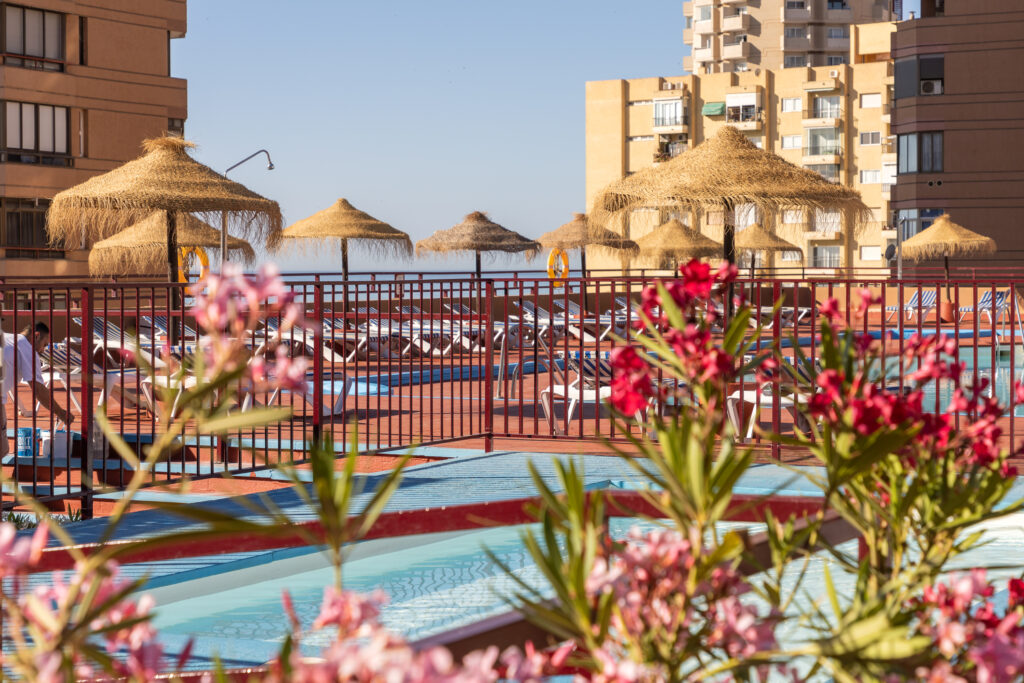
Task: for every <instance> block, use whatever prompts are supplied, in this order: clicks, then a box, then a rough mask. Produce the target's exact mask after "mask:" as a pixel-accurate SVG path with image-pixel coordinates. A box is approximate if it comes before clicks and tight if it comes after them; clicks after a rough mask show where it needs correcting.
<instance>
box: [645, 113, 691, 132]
mask: <svg viewBox="0 0 1024 683" xmlns="http://www.w3.org/2000/svg"><path fill="white" fill-rule="evenodd" d="M653 127H654V132H656V133H662V134H664V133H688V132H689V130H690V117H689V116H656V117H654V126H653Z"/></svg>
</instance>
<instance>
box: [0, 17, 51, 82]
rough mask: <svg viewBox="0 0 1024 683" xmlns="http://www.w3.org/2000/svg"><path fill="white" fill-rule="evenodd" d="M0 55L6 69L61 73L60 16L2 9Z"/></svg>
mask: <svg viewBox="0 0 1024 683" xmlns="http://www.w3.org/2000/svg"><path fill="white" fill-rule="evenodd" d="M2 16H3V25H4V27H3V39H4V42H3V55H4V62H3V63H4V64H5V65H7V66H23V67H26V68H29V69H42V70H44V71H63V70H64V15H63V14H60V13H59V12H46V11H43V10H38V9H31V8H28V7H16V6H14V5H3V15H2Z"/></svg>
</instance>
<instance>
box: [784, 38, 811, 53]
mask: <svg viewBox="0 0 1024 683" xmlns="http://www.w3.org/2000/svg"><path fill="white" fill-rule="evenodd" d="M782 48H783V49H784V50H785V51H786V52H807V51H808V50H810V49H811V39H810V38H808V37H807V36H800V37H787V38H783V39H782Z"/></svg>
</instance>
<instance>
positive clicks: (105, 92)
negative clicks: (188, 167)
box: [0, 0, 187, 277]
mask: <svg viewBox="0 0 1024 683" xmlns="http://www.w3.org/2000/svg"><path fill="white" fill-rule="evenodd" d="M185 28H186V3H185V0H147V1H146V2H125V1H124V0H90V1H89V2H77V1H73V0H26V1H25V2H19V3H6V2H4V3H0V41H2V49H0V54H2V61H0V277H17V276H34V277H43V276H53V275H62V276H63V275H69V276H79V275H86V274H87V273H88V264H87V262H86V257H87V253H86V252H85V251H72V252H65V251H62V250H56V249H53V248H51V247H50V245H49V244H48V243H47V240H46V232H45V213H46V209H47V206H48V205H49V199H50V198H51V197H53V195H55V194H56V193H57V192H60V191H61V190H63V189H66V188H68V187H71V186H72V185H76V184H78V183H80V182H82V181H84V180H87V179H88V178H89V177H91V176H94V175H97V174H99V173H103V172H105V171H108V170H110V169H112V168H115V167H117V166H119V165H121V164H122V163H124V162H125V161H128V160H130V159H133V158H135V157H137V156H138V155H139V154H140V153H141V148H140V143H141V142H142V140H143V139H145V138H148V137H155V136H159V135H161V134H163V133H164V132H167V131H171V132H177V133H182V132H183V130H184V121H185V119H186V117H187V90H186V81H185V80H183V79H180V78H171V76H170V68H171V65H170V56H171V49H170V41H171V40H172V39H175V38H180V37H183V36H184V35H185Z"/></svg>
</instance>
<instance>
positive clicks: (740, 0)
mask: <svg viewBox="0 0 1024 683" xmlns="http://www.w3.org/2000/svg"><path fill="white" fill-rule="evenodd" d="M722 4H723V5H725V6H726V7H732V6H736V5H746V4H747V0H722Z"/></svg>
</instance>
